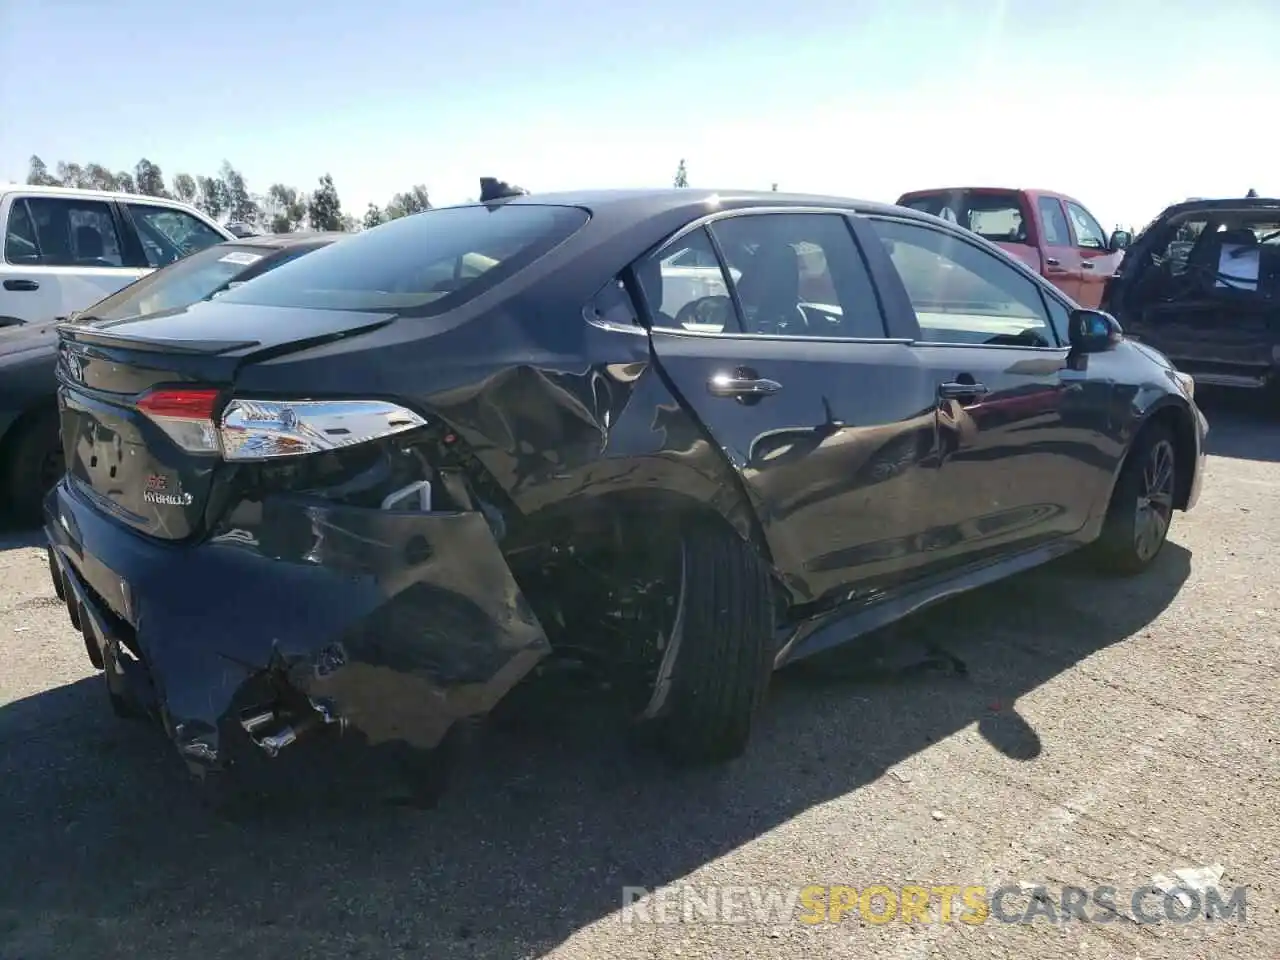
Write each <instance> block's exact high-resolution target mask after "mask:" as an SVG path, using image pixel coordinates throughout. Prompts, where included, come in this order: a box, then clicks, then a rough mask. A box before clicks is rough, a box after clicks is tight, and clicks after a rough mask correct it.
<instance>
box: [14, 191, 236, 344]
mask: <svg viewBox="0 0 1280 960" xmlns="http://www.w3.org/2000/svg"><path fill="white" fill-rule="evenodd" d="M0 225H3V230H4V233H3V237H4V242H3V244H2V245H0V328H3V327H6V326H13V325H16V324H23V323H35V322H39V321H42V320H53V319H57V318H60V317H66V316H68V315H69V314H71V313H74V312H75V311H77V310H83V309H84V308H85V307H87V306H89V305H91V304H94V303H97V302H98V301H99V300H101V299H102V298H103V297H105V296H108V295H109V294H112V293H114V292H115V291H117V290H119V289H120V288H121V287H123V286H125V285H126V284H129V283H132V282H133V281H134V280H137V279H138V278H139V277H142V276H143V275H145V274H147V273H150V272H151V271H152V270H154V269H155V268H156V267H163V266H164V265H165V264H168V263H172V262H173V261H175V260H179V259H181V258H182V257H185V256H187V255H188V254H191V253H195V252H196V251H197V250H203V249H204V248H205V247H208V246H210V245H212V244H215V243H221V242H222V241H224V240H230V239H232V235H231V234H230V233H229V232H227V230H226V229H225V228H224V227H222V226H220V225H219V224H218V223H216V222H215V221H213V220H211V219H210V218H209V217H207V216H205V215H204V214H203V213H201V212H200V211H199V210H196V209H195V208H194V207H190V206H188V205H186V204H185V203H179V202H177V201H176V200H166V199H164V198H161V197H144V196H134V195H132V194H127V193H108V192H106V191H101V190H82V189H77V188H71V187H40V186H32V185H29V184H14V183H0Z"/></svg>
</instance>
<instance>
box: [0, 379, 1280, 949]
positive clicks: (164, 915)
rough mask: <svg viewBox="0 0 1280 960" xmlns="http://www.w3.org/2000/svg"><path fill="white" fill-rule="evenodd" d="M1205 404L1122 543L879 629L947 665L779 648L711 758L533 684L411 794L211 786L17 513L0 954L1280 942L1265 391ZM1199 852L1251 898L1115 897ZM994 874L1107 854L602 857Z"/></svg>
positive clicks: (1275, 491) (0, 572)
mask: <svg viewBox="0 0 1280 960" xmlns="http://www.w3.org/2000/svg"><path fill="white" fill-rule="evenodd" d="M1206 406H1207V411H1208V413H1209V416H1210V418H1211V420H1212V421H1213V423H1214V435H1213V439H1212V448H1213V450H1214V452H1215V456H1214V458H1213V459H1212V461H1211V465H1210V473H1209V476H1208V478H1207V483H1206V488H1205V493H1204V496H1203V499H1202V501H1201V504H1200V506H1199V508H1198V509H1197V510H1196V511H1195V512H1193V513H1192V514H1190V515H1188V516H1179V517H1178V518H1177V520H1176V521H1175V525H1174V530H1173V539H1172V542H1171V543H1170V544H1169V546H1168V548H1167V549H1166V550H1165V552H1164V553H1163V555H1162V557H1161V560H1160V562H1159V564H1158V566H1157V568H1156V569H1154V570H1152V571H1151V572H1150V573H1149V574H1148V575H1146V576H1144V577H1142V578H1140V579H1137V580H1133V581H1128V582H1122V583H1111V582H1105V581H1098V580H1095V579H1092V578H1091V577H1089V576H1087V575H1086V574H1085V573H1083V572H1081V571H1080V570H1079V569H1078V568H1077V567H1075V566H1073V565H1072V564H1070V563H1067V564H1059V565H1057V566H1055V567H1054V568H1052V569H1047V570H1043V571H1038V572H1036V573H1034V574H1032V575H1029V576H1025V577H1022V578H1019V579H1018V580H1016V581H1014V582H1010V583H1007V584H1003V585H1000V586H997V587H994V588H990V589H987V590H984V591H981V592H979V593H976V594H973V595H970V596H967V597H964V598H961V599H960V600H957V601H955V602H952V603H951V604H949V605H947V606H946V607H944V608H941V609H939V610H937V611H935V612H932V613H930V614H927V615H925V616H923V617H921V618H917V619H916V620H914V621H912V622H910V623H907V624H903V625H901V626H900V627H899V628H898V629H897V630H896V631H895V632H894V633H893V635H891V636H888V637H886V638H884V639H885V640H886V642H888V643H892V642H893V641H894V640H908V639H910V640H913V641H914V640H916V639H918V638H921V637H928V638H932V639H933V640H935V641H936V642H938V643H939V644H941V645H942V646H944V647H945V648H946V649H947V650H948V651H949V652H950V653H951V654H952V655H954V656H955V657H957V658H959V659H960V660H961V661H962V662H963V663H964V664H965V665H966V667H967V674H955V673H952V674H947V673H946V672H944V671H934V672H926V673H924V674H920V675H917V676H915V677H914V678H911V679H907V678H899V679H896V680H889V681H881V682H873V681H872V680H870V679H866V678H863V679H857V680H850V679H847V678H846V679H843V680H841V679H826V680H823V679H821V678H816V677H813V676H806V675H797V676H783V677H780V678H779V680H778V683H777V685H776V688H775V691H774V694H773V697H772V700H771V703H770V706H769V709H768V713H767V717H766V720H765V722H764V724H763V727H762V728H761V729H760V730H759V734H758V740H757V742H756V744H755V745H754V748H753V750H752V752H751V753H750V755H749V756H748V757H747V758H746V759H744V760H743V761H741V762H739V763H737V764H735V765H733V766H732V767H730V768H729V769H727V770H724V771H721V772H718V773H706V772H702V773H685V774H680V775H676V774H673V773H670V772H667V771H665V770H664V769H663V768H662V767H660V766H659V765H658V764H657V763H655V762H654V761H652V760H651V759H648V758H645V757H643V756H641V755H637V754H636V753H634V752H628V751H626V750H624V749H621V747H620V739H619V734H618V731H617V729H616V728H615V727H614V726H613V725H611V724H609V723H605V722H596V717H597V714H598V713H599V711H600V709H602V708H600V707H598V706H593V705H590V704H582V705H580V706H577V705H575V706H574V707H572V709H569V710H559V711H557V712H558V713H559V714H561V716H560V718H559V719H554V718H544V719H541V720H539V719H538V715H536V714H535V715H532V716H530V717H529V718H528V720H527V721H526V722H522V723H520V724H516V725H514V726H512V727H511V728H504V729H502V730H500V731H496V732H494V733H492V734H490V735H488V736H487V737H486V738H485V739H484V740H483V741H482V745H481V748H480V749H477V751H476V752H475V754H474V755H473V756H472V757H470V759H469V760H468V762H467V763H466V764H465V766H464V768H463V770H462V771H461V775H460V778H459V782H458V783H457V784H456V786H455V788H454V790H453V792H452V793H451V794H450V795H449V796H448V797H447V798H446V800H445V802H444V804H443V805H442V806H441V808H440V809H438V810H435V811H420V810H409V809H402V808H392V807H388V806H386V805H383V804H361V803H360V802H359V801H360V800H361V798H362V797H363V795H364V789H363V788H364V783H363V782H360V781H354V782H348V783H346V784H344V785H343V787H342V788H340V789H338V790H337V791H329V792H328V793H327V794H325V795H323V796H313V795H312V792H311V791H310V790H309V789H299V790H298V791H297V795H296V796H294V797H292V798H290V799H289V800H288V801H287V802H282V803H280V804H279V806H278V807H277V808H275V809H271V810H267V811H264V812H263V813H262V815H261V816H260V817H259V818H257V819H254V820H251V821H249V822H247V823H240V824H233V823H227V822H222V821H219V820H216V819H212V818H210V817H209V815H208V814H207V813H205V812H204V811H203V810H202V808H200V807H199V806H198V805H196V804H194V803H193V802H192V793H191V790H190V787H189V785H188V784H187V783H186V782H185V781H184V774H183V773H182V771H181V770H180V769H179V767H178V764H177V761H176V760H175V758H174V756H173V755H172V753H171V752H170V751H169V750H168V749H167V745H166V744H165V742H164V741H163V739H161V738H160V737H159V736H158V735H157V734H155V733H153V732H152V731H150V730H149V729H147V728H146V727H144V726H140V725H137V724H130V723H125V722H121V721H117V720H115V719H114V718H112V717H111V716H110V714H109V712H108V708H107V705H106V702H105V693H104V691H103V689H102V686H101V680H100V678H99V677H98V675H96V674H95V673H93V671H92V670H91V668H90V666H89V664H88V662H87V660H86V658H85V656H84V652H83V648H82V646H81V643H80V640H79V638H78V636H77V635H76V634H75V633H74V632H73V631H72V629H71V627H70V625H69V624H68V621H67V618H66V615H65V613H64V612H63V609H62V608H61V607H60V606H59V605H58V604H57V602H56V601H55V600H54V598H53V596H52V590H51V588H50V585H49V580H48V576H47V573H46V572H45V568H44V561H43V554H42V552H41V550H40V548H39V546H38V540H37V538H36V537H35V536H34V535H23V534H9V535H7V536H6V537H5V539H3V540H0V638H3V641H4V643H5V651H6V654H7V656H6V662H5V669H4V670H3V671H2V672H0V744H2V745H3V751H2V752H0V778H2V780H0V782H3V784H4V786H3V788H2V789H0V823H3V824H4V827H3V834H2V837H3V839H2V841H0V868H2V869H0V957H2V958H5V960H9V958H28V960H30V958H37V957H59V958H66V957H80V956H86V957H89V956H91V957H94V958H95V960H104V958H111V957H129V958H137V957H145V958H150V957H188V956H190V957H197V958H201V960H217V958H223V957H227V958H231V957H235V958H249V957H252V958H263V960H267V958H282V960H283V958H288V960H299V958H304V957H321V956H323V957H329V956H341V957H415V958H416V957H421V958H427V957H431V958H447V957H467V958H471V957H535V956H542V955H544V954H547V953H549V954H551V955H554V956H560V957H606V956H608V957H660V956H683V957H708V958H710V957H715V958H731V957H759V956H793V957H806V958H818V957H828V956H830V957H841V958H849V957H862V956H868V957H869V956H893V957H946V958H948V960H961V958H977V957H983V958H985V957H1010V958H1015V957H1016V958H1020V960H1034V958H1048V957H1066V956H1087V957H1094V958H1100V957H1125V958H1133V957H1141V958H1144V960H1146V958H1159V957H1224V958H1225V957H1234V958H1241V960H1250V958H1259V960H1261V958H1273V957H1277V956H1280V913H1278V912H1277V908H1278V907H1280V886H1278V885H1280V860H1277V857H1276V853H1277V850H1280V789H1278V788H1280V761H1278V760H1277V757H1278V756H1280V751H1278V747H1277V745H1278V743H1280V720H1277V714H1276V704H1277V702H1280V697H1278V696H1277V694H1280V680H1278V678H1280V640H1278V639H1277V637H1278V636H1280V633H1278V630H1277V628H1278V627H1280V603H1278V602H1277V598H1278V597H1280V566H1278V565H1277V564H1276V561H1275V552H1276V548H1277V545H1280V533H1277V532H1276V531H1277V530H1278V529H1280V422H1277V420H1276V418H1274V417H1272V418H1270V419H1269V420H1268V419H1259V418H1258V417H1257V415H1253V414H1248V413H1247V412H1241V411H1240V410H1238V409H1235V408H1233V409H1226V408H1225V407H1220V406H1215V405H1212V404H1207V405H1206ZM1215 863H1216V864H1220V865H1221V866H1222V867H1223V868H1224V869H1225V876H1224V877H1223V880H1222V884H1223V886H1224V887H1227V888H1230V887H1234V886H1236V885H1246V886H1247V888H1248V890H1247V915H1246V918H1245V919H1244V922H1241V920H1240V917H1239V916H1237V917H1235V918H1234V919H1227V920H1218V921H1216V922H1213V923H1208V922H1192V923H1187V924H1170V923H1168V922H1166V923H1163V924H1159V925H1151V924H1140V923H1137V922H1135V920H1134V919H1133V917H1132V916H1131V913H1130V911H1129V910H1128V909H1126V908H1125V906H1124V905H1125V904H1126V903H1127V902H1128V893H1129V891H1132V890H1133V889H1134V888H1136V887H1139V886H1141V885H1143V884H1146V883H1148V882H1149V881H1150V879H1151V877H1152V876H1153V875H1156V874H1171V873H1172V871H1173V870H1175V869H1178V868H1183V867H1189V866H1201V865H1208V864H1215ZM1018 881H1024V882H1028V883H1036V882H1039V883H1045V884H1048V885H1050V887H1051V888H1052V889H1053V890H1054V891H1055V892H1053V893H1052V898H1053V899H1054V900H1057V898H1058V894H1057V892H1056V890H1057V888H1058V887H1060V886H1061V885H1063V884H1076V885H1080V886H1082V887H1086V888H1089V889H1092V888H1094V887H1096V886H1098V885H1099V884H1105V885H1111V886H1114V887H1116V888H1117V889H1118V890H1119V891H1120V893H1119V895H1118V897H1117V899H1118V900H1119V901H1120V902H1121V909H1120V911H1119V913H1120V916H1119V917H1115V916H1112V918H1111V919H1112V922H1096V923H1089V924H1084V923H1081V922H1078V921H1076V922H1071V923H1067V924H1062V925H1056V926H1055V925H1052V924H1050V923H1048V922H1047V921H1045V920H1043V919H1040V920H1036V921H1035V922H1034V923H1031V924H1007V923H1001V922H997V921H996V920H995V919H994V918H992V919H989V920H988V921H987V922H986V923H983V924H977V925H969V924H965V923H957V922H952V923H931V924H920V923H914V924H905V923H902V922H900V921H894V922H891V923H885V924H876V923H870V922H867V921H866V919H865V918H862V917H860V913H859V911H858V910H854V911H852V912H851V913H850V914H849V915H848V916H846V917H845V919H844V920H843V921H842V922H840V923H837V924H830V923H822V924H818V925H814V926H809V925H806V924H804V923H801V922H797V920H796V919H795V918H794V917H792V918H790V919H785V920H780V919H778V918H776V917H775V918H773V919H772V920H771V919H770V918H769V917H763V916H761V915H758V914H757V915H752V916H750V917H748V920H750V921H751V922H738V923H728V922H723V923H712V922H708V921H705V920H704V921H696V920H695V921H694V922H689V923H669V924H656V923H645V922H643V921H642V922H639V923H633V924H630V925H629V924H627V923H624V922H623V920H622V919H621V916H620V908H621V905H622V896H623V893H622V889H623V887H624V886H643V887H649V888H654V887H661V886H664V885H670V884H677V883H685V884H692V885H695V886H696V887H697V888H698V889H699V890H705V889H706V887H707V886H708V885H714V884H722V885H737V886H748V885H750V886H754V887H757V888H763V887H766V886H767V887H768V888H770V889H773V890H777V891H786V890H789V889H792V888H798V887H802V886H805V885H809V884H820V885H828V886H829V885H839V884H847V885H851V886H854V887H857V888H860V889H861V888H864V887H865V886H867V885H871V884H887V885H890V886H894V885H901V884H907V883H924V884H925V885H938V884H954V885H957V886H967V885H975V884H978V885H985V886H986V887H987V888H988V890H989V891H990V890H993V889H994V888H997V887H1000V886H1001V885H1005V884H1009V883H1014V884H1016V883H1017V882H1018ZM749 896H750V892H749V891H748V893H747V894H746V897H747V898H749ZM1023 906H1024V904H1023V903H1018V904H1015V905H1013V906H1011V907H1009V909H1010V910H1016V911H1019V912H1020V911H1021V909H1022V908H1023ZM1154 909H1155V910H1156V912H1157V913H1159V911H1160V909H1161V908H1160V906H1159V903H1158V901H1157V902H1156V906H1155V907H1154ZM748 912H749V911H748ZM1095 915H1096V914H1095ZM935 916H936V914H935ZM678 917H679V911H678V910H677V911H676V918H677V919H678ZM722 919H725V918H724V917H722ZM728 919H733V917H732V914H730V915H729V917H728Z"/></svg>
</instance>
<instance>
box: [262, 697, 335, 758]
mask: <svg viewBox="0 0 1280 960" xmlns="http://www.w3.org/2000/svg"><path fill="white" fill-rule="evenodd" d="M309 703H310V707H311V712H310V713H308V714H306V715H305V716H304V717H302V719H300V720H298V721H296V722H294V723H284V725H283V726H278V727H277V726H276V725H277V724H278V723H280V722H282V721H283V718H282V717H281V715H280V714H279V713H278V712H277V710H276V709H274V708H273V709H270V710H263V711H260V712H258V713H252V714H247V715H245V716H242V717H241V718H240V726H241V727H242V728H244V732H245V733H247V734H248V735H249V739H251V740H252V741H253V742H254V744H255V745H256V746H258V747H259V748H260V749H261V750H262V751H263V752H265V753H266V754H267V756H269V757H276V756H279V755H280V751H281V750H283V749H284V748H285V747H289V746H292V745H293V744H295V743H297V742H298V738H299V737H300V736H302V735H303V734H304V733H306V732H308V731H309V730H311V729H312V728H314V727H318V726H328V725H329V724H337V726H338V729H339V730H342V729H343V728H344V727H345V726H346V724H345V722H344V721H343V720H342V718H340V717H336V716H334V715H333V714H332V712H331V711H329V710H328V709H326V708H325V707H324V706H323V705H322V704H317V703H312V702H309ZM272 727H276V729H274V731H273V732H271V733H268V732H267V731H268V730H269V729H271V728H272Z"/></svg>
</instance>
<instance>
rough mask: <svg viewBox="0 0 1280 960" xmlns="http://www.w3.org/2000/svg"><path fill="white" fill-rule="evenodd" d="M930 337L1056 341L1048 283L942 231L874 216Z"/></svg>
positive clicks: (1050, 343)
mask: <svg viewBox="0 0 1280 960" xmlns="http://www.w3.org/2000/svg"><path fill="white" fill-rule="evenodd" d="M869 222H870V223H871V224H872V228H873V229H874V230H875V232H876V233H877V234H878V235H879V236H880V238H881V240H882V242H883V243H884V245H885V249H886V250H887V251H888V253H889V257H890V259H891V260H892V261H893V265H894V267H896V268H897V271H898V276H899V277H901V279H902V285H903V286H904V287H905V288H906V291H907V296H908V297H910V299H911V305H912V307H914V308H915V312H916V319H917V321H918V322H919V324H920V339H921V340H922V341H925V342H929V343H959V344H990V345H1007V346H1028V347H1049V346H1053V345H1054V344H1055V343H1056V342H1057V339H1056V337H1055V336H1054V333H1053V330H1052V328H1051V325H1050V322H1049V315H1048V312H1047V310H1046V308H1045V304H1044V299H1043V297H1042V296H1041V294H1040V288H1039V287H1038V286H1037V285H1036V284H1035V282H1034V281H1032V280H1031V279H1030V278H1028V277H1026V276H1024V275H1023V274H1022V273H1021V272H1020V271H1019V270H1018V269H1017V268H1016V267H1014V266H1013V265H1012V264H1009V263H1006V262H1004V261H1003V260H1001V259H1000V258H999V257H998V256H996V255H995V254H992V253H989V252H987V251H986V250H982V249H980V248H979V247H977V246H976V245H974V244H972V243H969V242H967V241H965V240H964V239H963V238H962V237H959V236H953V235H951V234H948V233H945V232H943V231H942V230H935V229H934V228H932V227H929V226H926V225H924V224H918V223H903V222H902V221H897V220H880V219H870V220H869Z"/></svg>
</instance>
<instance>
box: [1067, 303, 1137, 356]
mask: <svg viewBox="0 0 1280 960" xmlns="http://www.w3.org/2000/svg"><path fill="white" fill-rule="evenodd" d="M1068 330H1069V336H1070V343H1071V349H1072V350H1074V351H1076V352H1077V353H1100V352H1102V351H1103V350H1109V349H1110V348H1111V346H1112V345H1113V344H1116V343H1119V342H1120V340H1121V338H1122V337H1123V336H1124V331H1123V330H1122V329H1121V328H1120V322H1119V321H1118V320H1117V319H1116V318H1115V317H1113V316H1112V315H1111V314H1109V313H1103V312H1102V311H1101V310H1072V311H1071V319H1070V321H1069V325H1068Z"/></svg>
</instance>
